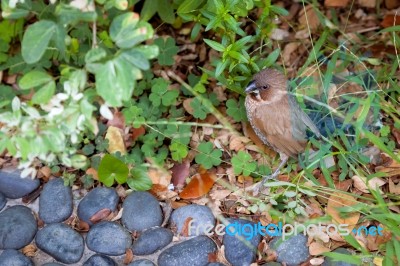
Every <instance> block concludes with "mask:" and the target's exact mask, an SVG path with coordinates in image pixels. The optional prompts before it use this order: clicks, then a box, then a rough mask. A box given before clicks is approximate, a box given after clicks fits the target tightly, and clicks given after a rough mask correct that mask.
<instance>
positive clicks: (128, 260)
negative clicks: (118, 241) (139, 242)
mask: <svg viewBox="0 0 400 266" xmlns="http://www.w3.org/2000/svg"><path fill="white" fill-rule="evenodd" d="M134 257H135V256H134V255H133V251H132V249H130V248H127V249H126V251H125V258H124V264H125V265H126V264H129V263H131V262H132V261H133V258H134Z"/></svg>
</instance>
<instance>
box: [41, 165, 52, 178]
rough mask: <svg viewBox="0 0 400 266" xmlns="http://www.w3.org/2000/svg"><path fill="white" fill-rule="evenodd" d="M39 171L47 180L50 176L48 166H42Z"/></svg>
mask: <svg viewBox="0 0 400 266" xmlns="http://www.w3.org/2000/svg"><path fill="white" fill-rule="evenodd" d="M39 172H40V173H41V174H43V176H44V177H45V179H47V180H49V177H50V176H51V169H50V167H48V166H43V167H41V168H40V169H39Z"/></svg>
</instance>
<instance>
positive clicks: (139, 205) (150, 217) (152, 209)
mask: <svg viewBox="0 0 400 266" xmlns="http://www.w3.org/2000/svg"><path fill="white" fill-rule="evenodd" d="M122 207H123V208H124V210H123V211H122V217H121V221H122V224H123V225H124V226H125V227H126V228H128V230H130V231H143V230H145V229H149V228H151V227H154V226H160V225H161V223H162V221H163V215H162V212H161V207H160V204H159V203H158V201H157V199H156V198H155V197H154V196H153V195H151V194H150V193H149V192H144V191H136V192H133V193H132V194H130V195H129V196H128V197H126V199H125V200H124V203H123V205H122Z"/></svg>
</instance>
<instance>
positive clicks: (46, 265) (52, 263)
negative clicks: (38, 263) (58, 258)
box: [42, 262, 64, 266]
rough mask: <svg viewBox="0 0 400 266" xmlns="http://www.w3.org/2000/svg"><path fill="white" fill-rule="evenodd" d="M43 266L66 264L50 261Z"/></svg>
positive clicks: (62, 265)
mask: <svg viewBox="0 0 400 266" xmlns="http://www.w3.org/2000/svg"><path fill="white" fill-rule="evenodd" d="M42 266H64V264H60V263H57V262H48V263H45V264H43V265H42Z"/></svg>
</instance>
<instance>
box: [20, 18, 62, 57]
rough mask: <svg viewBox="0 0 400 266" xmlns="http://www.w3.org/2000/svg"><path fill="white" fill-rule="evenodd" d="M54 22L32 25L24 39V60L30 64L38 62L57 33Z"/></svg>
mask: <svg viewBox="0 0 400 266" xmlns="http://www.w3.org/2000/svg"><path fill="white" fill-rule="evenodd" d="M56 28H57V25H56V24H55V23H54V22H53V21H49V20H41V21H38V22H36V23H34V24H32V25H30V26H29V27H28V28H27V29H26V31H25V34H24V37H23V38H22V58H23V59H24V60H25V62H26V63H28V64H33V63H36V62H38V61H39V60H40V59H41V58H42V56H43V54H44V52H45V51H46V49H47V46H48V45H49V42H50V40H51V38H52V37H53V35H54V33H55V31H56Z"/></svg>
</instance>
